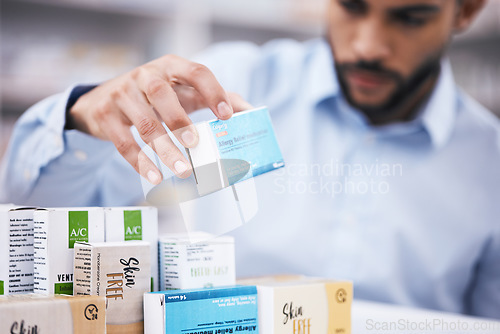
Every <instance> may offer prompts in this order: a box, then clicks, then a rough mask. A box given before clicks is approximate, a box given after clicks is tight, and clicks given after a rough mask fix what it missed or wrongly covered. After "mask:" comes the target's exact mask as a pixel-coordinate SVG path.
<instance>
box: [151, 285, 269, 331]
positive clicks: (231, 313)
mask: <svg viewBox="0 0 500 334" xmlns="http://www.w3.org/2000/svg"><path fill="white" fill-rule="evenodd" d="M144 332H145V334H157V333H158V334H174V333H175V334H200V333H203V334H222V333H258V332H259V328H258V311H257V288H256V287H255V286H232V287H223V288H212V289H193V290H170V291H160V292H152V293H146V294H144Z"/></svg>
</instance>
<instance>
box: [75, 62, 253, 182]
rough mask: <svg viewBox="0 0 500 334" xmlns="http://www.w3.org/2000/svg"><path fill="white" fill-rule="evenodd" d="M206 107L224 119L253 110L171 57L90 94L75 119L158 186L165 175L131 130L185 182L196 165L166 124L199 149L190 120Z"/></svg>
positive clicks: (202, 71) (200, 69) (206, 74)
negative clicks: (184, 153) (110, 142)
mask: <svg viewBox="0 0 500 334" xmlns="http://www.w3.org/2000/svg"><path fill="white" fill-rule="evenodd" d="M206 107H208V108H210V109H211V110H212V111H213V113H214V114H215V116H217V117H218V118H220V119H228V118H230V117H231V116H232V115H233V111H241V110H245V109H249V108H251V106H250V105H249V104H248V103H247V102H245V101H244V100H243V99H242V98H241V97H239V96H238V95H236V94H228V93H226V91H225V90H224V89H223V88H222V87H221V85H220V84H219V83H218V82H217V80H216V78H215V76H214V75H213V74H212V72H210V70H209V69H208V68H206V67H205V66H203V65H200V64H197V63H193V62H190V61H188V60H185V59H183V58H180V57H177V56H173V55H166V56H164V57H162V58H159V59H156V60H154V61H152V62H149V63H147V64H145V65H142V66H140V67H138V68H136V69H134V70H132V71H131V72H129V73H126V74H124V75H122V76H119V77H117V78H115V79H112V80H110V81H107V82H105V83H103V84H101V85H100V86H98V87H96V88H94V89H93V90H91V91H90V92H88V93H87V94H84V95H83V96H81V97H80V98H79V99H78V100H77V101H76V103H75V104H74V105H73V107H72V108H71V110H70V112H69V117H70V118H71V122H72V124H73V125H74V127H75V128H76V129H78V130H80V131H83V132H85V133H88V134H90V135H93V136H95V137H98V138H100V139H103V140H110V141H112V142H113V143H114V145H115V146H116V149H117V150H118V152H120V154H121V155H122V156H123V157H124V158H125V159H126V160H127V161H128V162H129V163H130V164H131V165H132V166H133V167H134V169H135V170H136V171H137V172H138V173H140V174H141V175H142V176H143V177H145V178H146V179H147V180H149V182H151V183H153V184H158V183H160V182H161V181H162V175H161V173H160V171H159V170H158V168H157V167H156V166H155V165H154V164H153V162H152V161H151V160H150V159H149V158H148V157H147V155H146V154H145V153H144V152H143V151H142V150H141V148H140V147H139V145H138V144H137V143H136V142H135V140H134V138H133V135H132V133H131V131H130V126H132V125H134V126H135V127H136V128H137V130H138V132H139V134H140V136H141V138H142V140H144V142H145V143H147V144H148V145H149V146H150V147H151V148H152V149H153V150H154V151H155V152H156V154H157V155H158V156H159V157H160V159H161V160H162V162H163V163H164V164H165V165H166V166H167V167H168V168H170V169H171V170H172V171H173V172H174V173H175V174H176V175H177V176H179V177H182V178H185V177H188V176H189V175H190V174H191V168H190V164H189V162H188V161H187V160H186V158H185V157H184V155H183V154H182V153H181V152H180V151H179V149H178V148H177V147H176V146H175V144H174V143H173V142H172V140H171V139H170V137H169V136H168V134H167V132H166V131H165V128H164V127H163V126H162V122H165V124H166V126H167V127H168V128H169V129H170V130H171V131H172V132H173V133H174V135H175V137H176V138H177V139H178V140H179V141H180V143H181V144H182V145H183V146H185V147H194V146H196V145H197V143H198V134H197V132H196V128H195V127H194V126H193V124H192V122H191V120H190V119H189V117H188V116H187V114H189V113H190V112H193V111H195V110H198V109H202V108H206Z"/></svg>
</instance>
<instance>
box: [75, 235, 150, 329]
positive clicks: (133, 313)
mask: <svg viewBox="0 0 500 334" xmlns="http://www.w3.org/2000/svg"><path fill="white" fill-rule="evenodd" d="M74 273H75V286H74V292H75V295H96V296H105V297H106V327H107V332H108V334H109V333H141V334H142V333H143V331H144V323H143V321H144V314H143V295H144V293H146V292H150V278H151V262H150V252H149V243H148V242H145V241H129V242H106V243H88V244H85V243H76V244H75V270H74Z"/></svg>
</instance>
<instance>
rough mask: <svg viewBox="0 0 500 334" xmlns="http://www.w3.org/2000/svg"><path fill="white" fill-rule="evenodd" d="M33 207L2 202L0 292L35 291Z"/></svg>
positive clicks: (0, 209) (0, 207) (0, 219)
mask: <svg viewBox="0 0 500 334" xmlns="http://www.w3.org/2000/svg"><path fill="white" fill-rule="evenodd" d="M34 211H35V209H34V208H16V207H15V206H14V205H1V206H0V295H4V294H5V295H8V294H20V293H30V292H33V259H34V248H33V212H34Z"/></svg>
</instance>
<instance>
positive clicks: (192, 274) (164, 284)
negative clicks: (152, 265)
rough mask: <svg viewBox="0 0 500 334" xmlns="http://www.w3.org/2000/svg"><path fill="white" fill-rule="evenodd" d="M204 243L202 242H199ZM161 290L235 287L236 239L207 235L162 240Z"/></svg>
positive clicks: (163, 238)
mask: <svg viewBox="0 0 500 334" xmlns="http://www.w3.org/2000/svg"><path fill="white" fill-rule="evenodd" d="M199 240H202V241H199ZM159 247H160V277H161V281H160V287H161V289H162V290H169V289H197V288H207V287H218V286H226V285H234V284H235V282H236V270H235V257H234V238H232V237H230V236H221V237H213V236H212V238H210V236H209V235H207V234H205V233H193V234H172V235H169V236H167V235H166V236H162V237H160V246H159Z"/></svg>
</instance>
